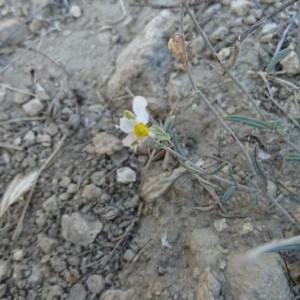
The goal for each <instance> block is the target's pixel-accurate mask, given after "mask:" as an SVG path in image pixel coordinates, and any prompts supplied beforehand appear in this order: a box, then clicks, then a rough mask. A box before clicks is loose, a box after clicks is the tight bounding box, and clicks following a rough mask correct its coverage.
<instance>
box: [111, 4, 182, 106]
mask: <svg viewBox="0 0 300 300" xmlns="http://www.w3.org/2000/svg"><path fill="white" fill-rule="evenodd" d="M176 21H177V18H176V16H175V15H174V14H172V13H171V12H170V11H167V10H164V11H162V12H161V13H160V14H159V15H158V16H156V17H154V18H153V19H152V20H151V21H150V22H149V23H148V24H147V26H146V27H145V29H144V30H143V31H142V32H141V33H140V35H138V36H137V37H136V38H135V39H134V40H133V41H132V42H131V43H130V44H129V45H128V46H127V47H126V48H125V49H124V50H123V51H122V52H121V54H120V55H119V56H118V58H117V62H116V71H115V73H114V74H113V76H112V77H111V78H110V80H109V82H108V89H107V92H108V95H109V97H110V98H111V99H112V101H113V103H114V105H116V106H118V107H125V106H127V104H126V102H124V100H123V99H120V98H118V97H119V96H122V94H123V93H124V90H125V88H126V87H128V88H129V89H131V90H132V91H133V92H134V93H135V94H136V95H137V94H141V92H143V91H145V90H146V91H147V93H148V94H149V95H151V96H152V97H155V98H157V99H159V101H162V99H163V98H162V94H163V93H164V91H165V86H166V79H165V75H166V74H167V73H168V72H169V70H170V69H171V68H172V59H171V57H172V56H171V53H170V51H169V49H168V47H167V43H166V39H165V37H166V36H171V34H172V33H174V28H176ZM146 96H147V95H146Z"/></svg>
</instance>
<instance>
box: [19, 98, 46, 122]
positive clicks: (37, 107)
mask: <svg viewBox="0 0 300 300" xmlns="http://www.w3.org/2000/svg"><path fill="white" fill-rule="evenodd" d="M22 107H23V109H24V111H25V113H26V114H27V115H28V116H30V117H35V116H38V115H40V114H41V112H42V111H43V109H44V106H43V104H42V102H41V100H40V99H38V98H34V99H32V100H30V101H29V102H27V103H25V104H24V105H23V106H22Z"/></svg>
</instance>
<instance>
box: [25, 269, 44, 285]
mask: <svg viewBox="0 0 300 300" xmlns="http://www.w3.org/2000/svg"><path fill="white" fill-rule="evenodd" d="M42 279H43V273H42V270H41V269H40V268H39V266H38V265H33V266H32V269H31V274H30V276H29V277H28V278H27V282H28V283H29V284H39V283H40V282H41V281H42Z"/></svg>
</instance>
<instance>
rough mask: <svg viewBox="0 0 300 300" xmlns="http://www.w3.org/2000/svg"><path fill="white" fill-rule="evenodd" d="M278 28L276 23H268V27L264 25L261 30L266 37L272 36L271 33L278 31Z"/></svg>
mask: <svg viewBox="0 0 300 300" xmlns="http://www.w3.org/2000/svg"><path fill="white" fill-rule="evenodd" d="M277 28H278V25H277V24H276V23H274V22H273V23H267V24H266V25H264V26H263V27H262V29H261V34H262V35H265V34H270V33H274V32H275V31H276V29H277Z"/></svg>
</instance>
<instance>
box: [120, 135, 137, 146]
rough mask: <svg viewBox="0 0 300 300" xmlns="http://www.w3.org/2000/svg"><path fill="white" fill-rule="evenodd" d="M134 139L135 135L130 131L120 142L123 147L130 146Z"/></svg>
mask: <svg viewBox="0 0 300 300" xmlns="http://www.w3.org/2000/svg"><path fill="white" fill-rule="evenodd" d="M135 141H136V136H135V134H134V133H130V134H128V135H127V136H126V138H125V139H123V141H122V143H123V145H124V146H125V147H131V145H132V144H133V143H134V142H135Z"/></svg>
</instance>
